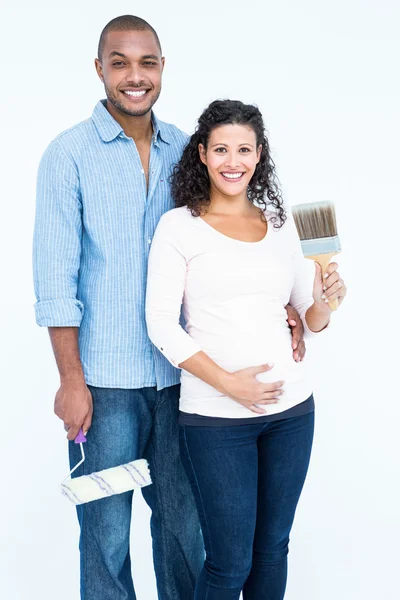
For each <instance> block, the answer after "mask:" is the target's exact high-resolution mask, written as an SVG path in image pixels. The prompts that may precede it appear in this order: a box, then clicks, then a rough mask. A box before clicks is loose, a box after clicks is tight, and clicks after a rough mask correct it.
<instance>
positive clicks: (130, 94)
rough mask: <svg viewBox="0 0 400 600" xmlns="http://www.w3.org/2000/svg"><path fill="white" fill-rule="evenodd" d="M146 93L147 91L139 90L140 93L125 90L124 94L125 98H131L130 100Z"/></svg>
mask: <svg viewBox="0 0 400 600" xmlns="http://www.w3.org/2000/svg"><path fill="white" fill-rule="evenodd" d="M146 92H147V90H141V91H140V92H131V91H130V90H125V92H124V94H126V95H127V96H132V98H141V97H142V96H144V95H145V93H146Z"/></svg>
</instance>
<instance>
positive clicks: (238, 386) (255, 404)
mask: <svg viewBox="0 0 400 600" xmlns="http://www.w3.org/2000/svg"><path fill="white" fill-rule="evenodd" d="M272 368H273V365H270V364H265V365H261V366H259V367H248V368H246V369H240V370H239V371H235V372H234V373H227V374H226V376H225V377H224V379H223V381H222V387H223V392H224V394H226V395H227V396H229V397H230V398H232V400H235V401H236V402H238V403H239V404H241V405H242V406H244V407H245V408H248V409H249V410H251V411H252V412H254V413H258V414H261V415H263V414H265V413H266V411H265V410H264V409H263V408H260V406H262V405H267V404H276V403H277V402H279V398H280V396H281V395H282V394H283V393H284V392H283V389H282V386H283V385H284V383H285V382H284V381H276V382H274V383H262V382H260V381H259V380H258V379H257V378H256V375H259V374H260V373H266V372H267V371H270V370H271V369H272Z"/></svg>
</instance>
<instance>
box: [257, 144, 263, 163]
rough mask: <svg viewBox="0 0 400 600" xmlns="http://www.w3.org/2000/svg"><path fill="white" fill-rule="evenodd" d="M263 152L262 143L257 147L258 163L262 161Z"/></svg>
mask: <svg viewBox="0 0 400 600" xmlns="http://www.w3.org/2000/svg"><path fill="white" fill-rule="evenodd" d="M261 152H262V144H260V145H259V146H258V149H257V164H258V163H259V162H260V158H261Z"/></svg>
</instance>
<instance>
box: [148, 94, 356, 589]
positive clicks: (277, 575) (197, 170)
mask: <svg viewBox="0 0 400 600" xmlns="http://www.w3.org/2000/svg"><path fill="white" fill-rule="evenodd" d="M172 190H173V195H174V198H175V201H176V206H177V208H175V209H174V210H171V211H170V212H168V213H166V214H165V215H163V217H162V218H161V221H160V223H159V226H158V228H157V231H156V233H155V236H154V238H153V243H152V249H151V253H150V258H149V269H148V288H147V306H146V311H147V325H148V331H149V335H150V338H151V339H152V341H153V343H154V344H155V345H156V346H157V347H158V348H159V349H160V351H161V352H162V353H163V354H164V355H165V356H166V358H167V359H168V360H170V362H171V363H172V364H174V365H175V366H177V367H180V368H181V369H182V376H181V384H182V388H181V400H180V410H181V413H180V431H181V434H180V435H181V438H180V441H181V453H182V460H183V463H184V466H185V469H186V472H187V475H188V478H189V480H190V483H191V486H192V488H193V492H194V496H195V499H196V503H197V507H198V511H199V515H200V520H201V525H202V531H203V536H204V542H205V548H206V561H205V564H204V568H203V570H202V572H201V575H200V577H199V580H198V582H197V586H196V591H195V599H196V600H206V599H207V600H216V599H218V600H228V599H229V600H233V599H235V600H237V599H238V598H239V596H240V593H241V591H242V590H243V598H244V600H264V599H265V600H281V599H282V598H283V597H284V593H285V586H286V576H287V553H288V542H289V532H290V529H291V527H292V523H293V518H294V514H295V510H296V505H297V502H298V499H299V496H300V493H301V490H302V487H303V484H304V480H305V477H306V473H307V468H308V464H309V459H310V453H311V445H312V439H313V428H314V400H313V396H312V387H311V384H310V381H309V379H308V377H307V370H306V369H307V361H304V362H296V361H295V360H294V359H293V357H292V348H291V334H290V330H289V327H288V324H287V321H286V318H287V315H286V311H285V306H286V305H287V303H288V302H290V304H291V305H292V306H294V307H295V308H296V309H297V310H298V312H299V314H300V316H301V318H302V321H303V324H304V328H305V331H306V334H308V335H311V334H316V333H317V332H319V331H321V330H323V329H324V328H325V327H326V326H327V325H328V322H329V319H330V313H331V310H330V308H329V304H328V302H329V301H331V300H333V299H335V298H338V299H339V303H341V302H342V300H343V298H344V296H345V293H346V288H345V285H344V283H343V281H342V280H341V278H340V276H339V274H338V273H337V265H336V264H335V263H332V264H331V265H330V267H329V276H328V277H327V278H325V279H324V280H323V279H322V274H321V270H320V268H319V266H318V265H316V266H315V269H316V271H315V281H314V286H313V290H311V287H312V286H311V284H309V283H308V279H307V276H306V274H305V271H304V268H305V262H306V261H305V259H304V258H303V255H302V252H301V246H300V242H299V239H298V236H297V232H296V230H295V226H294V223H293V220H292V218H291V217H289V216H287V214H286V211H285V209H284V207H283V203H282V199H281V196H280V193H279V189H278V187H277V184H276V180H275V173H274V164H273V161H272V159H271V156H270V151H269V145H268V141H267V139H266V137H265V134H264V125H263V121H262V116H261V113H260V112H259V110H258V109H257V108H255V107H254V106H249V105H244V104H242V103H241V102H233V101H217V102H213V103H212V104H211V105H210V106H209V107H208V108H207V109H206V110H205V111H204V113H203V114H202V116H201V117H200V119H199V125H198V128H197V130H196V132H195V133H194V135H193V136H192V137H191V139H190V141H189V143H188V145H187V147H186V149H185V150H184V153H183V156H182V159H181V161H180V163H179V164H178V165H177V167H176V168H175V171H174V174H173V178H172ZM311 292H312V293H311ZM182 299H183V309H184V317H185V320H186V326H185V329H184V328H183V327H181V326H180V324H179V316H180V310H181V303H182ZM183 518H184V516H183Z"/></svg>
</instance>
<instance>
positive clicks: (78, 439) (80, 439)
mask: <svg viewBox="0 0 400 600" xmlns="http://www.w3.org/2000/svg"><path fill="white" fill-rule="evenodd" d="M74 441H75V444H84V443H85V442H87V439H86V438H85V436H84V435H83V431H82V429H80V430H79V432H78V435H77V436H76V438H75V440H74Z"/></svg>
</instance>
